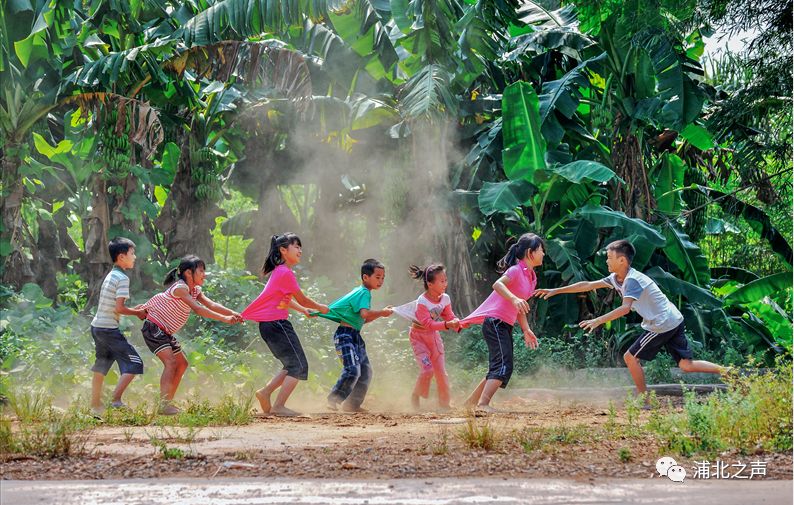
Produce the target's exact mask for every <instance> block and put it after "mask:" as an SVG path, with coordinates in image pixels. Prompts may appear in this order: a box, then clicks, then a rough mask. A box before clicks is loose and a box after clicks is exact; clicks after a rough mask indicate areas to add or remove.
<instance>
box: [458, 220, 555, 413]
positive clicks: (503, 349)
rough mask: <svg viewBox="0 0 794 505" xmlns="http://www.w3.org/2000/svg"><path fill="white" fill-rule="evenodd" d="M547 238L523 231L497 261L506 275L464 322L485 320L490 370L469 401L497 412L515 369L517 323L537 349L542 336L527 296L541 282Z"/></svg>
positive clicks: (474, 322) (484, 409) (480, 322)
mask: <svg viewBox="0 0 794 505" xmlns="http://www.w3.org/2000/svg"><path fill="white" fill-rule="evenodd" d="M545 249H546V247H545V244H544V243H543V239H542V238H540V237H538V236H537V235H535V234H534V233H525V234H523V235H521V237H520V238H519V239H518V241H517V242H516V243H514V244H513V245H512V246H510V249H509V250H508V251H507V254H505V256H504V258H502V259H501V260H499V262H498V263H497V267H498V271H499V272H503V275H502V276H501V277H500V278H499V279H498V280H497V281H496V282H494V284H493V292H492V293H491V295H490V296H489V297H488V298H486V300H485V301H484V302H483V303H482V305H480V306H479V307H477V309H476V310H475V311H474V312H472V313H471V314H470V315H469V316H468V317H466V318H464V319H462V320H461V325H463V327H467V326H469V325H472V324H482V335H483V338H484V339H485V343H486V344H487V345H488V374H487V375H486V376H485V378H484V379H483V380H482V381H481V382H480V383H479V384H478V385H477V387H476V388H475V389H474V391H473V392H472V393H471V395H470V396H469V399H468V400H466V405H468V406H471V407H474V406H476V408H477V410H480V411H484V412H495V409H494V408H493V407H491V406H490V403H491V398H492V397H493V395H494V393H496V390H497V389H499V388H500V387H501V388H504V387H506V386H507V383H508V381H509V380H510V376H511V375H512V373H513V325H514V324H515V322H516V319H518V324H519V326H521V330H522V331H523V332H524V343H525V344H526V346H527V347H529V348H530V349H537V347H538V339H537V337H535V334H534V333H533V332H532V330H531V329H530V328H529V323H527V312H529V304H528V303H527V300H528V299H529V298H530V297H531V296H532V293H533V292H534V291H535V286H536V285H537V276H536V275H535V270H534V269H535V267H537V266H540V265H541V264H543V256H544V255H545Z"/></svg>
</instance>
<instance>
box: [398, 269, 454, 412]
mask: <svg viewBox="0 0 794 505" xmlns="http://www.w3.org/2000/svg"><path fill="white" fill-rule="evenodd" d="M409 272H410V273H411V276H412V277H413V278H414V279H422V282H423V283H424V286H425V292H424V293H422V294H421V295H419V298H418V299H417V300H416V312H415V314H416V316H415V318H416V322H415V323H414V324H412V325H411V329H410V330H408V338H409V340H410V342H411V348H413V351H414V357H415V358H416V362H417V363H418V364H419V369H420V372H419V377H418V378H417V379H416V385H415V386H414V390H413V393H412V394H411V405H412V406H413V407H414V409H416V410H419V398H427V396H428V393H429V392H430V381H431V379H432V378H433V376H434V375H435V377H436V388H437V389H438V405H439V408H440V409H441V410H442V411H445V412H446V411H449V410H450V406H449V379H448V378H447V370H446V367H445V364H444V342H443V341H442V340H441V334H440V333H439V330H457V331H460V321H458V319H457V317H455V313H454V312H452V302H451V300H450V298H449V295H448V294H447V293H446V291H447V273H446V271H445V269H444V265H441V264H438V263H434V264H432V265H430V266H428V267H418V266H416V265H411V266H410V268H409Z"/></svg>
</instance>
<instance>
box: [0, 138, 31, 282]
mask: <svg viewBox="0 0 794 505" xmlns="http://www.w3.org/2000/svg"><path fill="white" fill-rule="evenodd" d="M18 150H19V146H18V145H17V144H15V143H12V142H9V143H8V144H6V146H5V147H4V149H3V153H2V156H3V158H2V168H3V174H2V177H3V191H4V192H7V196H5V197H4V198H3V202H2V209H3V217H2V225H3V228H2V235H1V236H0V239H2V244H3V247H4V248H6V247H7V248H9V253H8V254H7V255H4V256H3V270H2V282H3V284H7V285H9V286H12V287H13V288H15V289H19V288H21V287H22V286H23V285H24V284H25V283H27V282H33V280H34V275H33V271H32V270H31V268H30V260H29V259H28V257H27V255H26V254H25V252H24V250H23V247H22V227H23V222H22V198H23V197H24V195H25V186H23V185H22V180H21V179H20V177H19V165H20V163H21V160H20V159H19V157H18V156H17V154H16V153H17V151H18Z"/></svg>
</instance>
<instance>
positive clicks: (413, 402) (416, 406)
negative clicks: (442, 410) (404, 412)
mask: <svg viewBox="0 0 794 505" xmlns="http://www.w3.org/2000/svg"><path fill="white" fill-rule="evenodd" d="M411 407H413V409H414V410H416V411H419V408H420V405H419V397H418V396H416V395H411Z"/></svg>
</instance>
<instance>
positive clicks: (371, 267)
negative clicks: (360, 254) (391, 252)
mask: <svg viewBox="0 0 794 505" xmlns="http://www.w3.org/2000/svg"><path fill="white" fill-rule="evenodd" d="M378 268H382V269H383V271H384V272H385V271H386V267H385V266H383V263H381V262H380V261H378V260H376V259H373V258H370V259H367V260H364V263H363V264H362V265H361V278H362V279H363V278H364V276H365V275H372V274H374V273H375V270H376V269H378Z"/></svg>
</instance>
